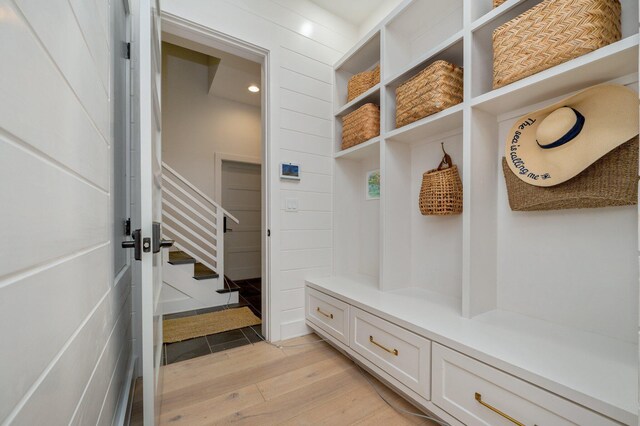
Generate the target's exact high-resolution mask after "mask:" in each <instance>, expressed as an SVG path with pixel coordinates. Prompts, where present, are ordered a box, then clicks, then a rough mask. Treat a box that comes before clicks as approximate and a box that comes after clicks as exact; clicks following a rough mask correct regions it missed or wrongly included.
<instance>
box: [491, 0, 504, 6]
mask: <svg viewBox="0 0 640 426" xmlns="http://www.w3.org/2000/svg"><path fill="white" fill-rule="evenodd" d="M505 1H507V0H493V7H498V6H500V5H501V4H502V3H504V2H505Z"/></svg>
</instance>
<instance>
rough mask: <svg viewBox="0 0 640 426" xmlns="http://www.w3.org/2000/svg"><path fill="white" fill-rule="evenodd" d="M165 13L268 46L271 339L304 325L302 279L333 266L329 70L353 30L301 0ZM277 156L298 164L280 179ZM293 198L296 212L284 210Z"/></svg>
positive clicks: (192, 6)
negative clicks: (296, 178) (290, 176)
mask: <svg viewBox="0 0 640 426" xmlns="http://www.w3.org/2000/svg"><path fill="white" fill-rule="evenodd" d="M162 8H163V11H164V12H165V13H168V14H171V15H175V16H178V17H180V18H183V19H186V20H189V21H193V22H195V23H198V24H200V25H203V26H205V27H208V28H211V29H214V30H216V31H219V32H222V33H225V34H228V35H231V36H233V37H236V38H238V39H241V40H243V41H246V42H249V43H252V44H255V45H257V46H260V47H262V48H264V49H267V50H269V52H270V74H269V77H270V81H269V90H270V94H271V99H270V103H269V114H270V127H271V133H270V136H271V149H272V151H271V157H270V158H269V159H268V161H269V162H270V164H271V165H272V166H273V168H272V170H271V174H270V176H269V177H268V179H269V180H268V184H269V186H270V188H271V203H272V205H271V210H270V215H271V231H272V232H271V235H272V237H271V250H272V251H271V263H270V266H271V269H272V273H271V278H272V280H271V304H272V306H271V310H270V314H271V325H270V327H271V328H270V337H271V339H272V340H280V339H286V338H289V337H293V336H297V335H301V334H305V333H307V332H308V330H307V327H306V325H305V323H304V279H305V277H307V276H310V275H317V274H330V273H331V271H332V231H331V229H332V222H331V215H332V214H331V210H332V201H331V198H332V197H331V192H332V162H333V160H332V158H331V155H332V140H331V137H332V117H333V115H332V111H331V108H332V106H331V105H332V104H331V101H332V69H333V64H334V63H335V62H336V61H337V60H338V59H339V58H340V57H342V55H343V54H344V53H345V52H346V51H347V50H348V49H349V48H351V47H352V46H353V45H354V43H355V41H356V37H357V29H356V28H355V27H353V26H351V25H350V24H347V23H346V22H345V21H343V20H341V19H339V18H338V17H336V16H334V15H331V14H330V13H328V12H327V11H325V10H323V9H320V8H318V7H317V6H316V5H314V4H313V3H311V2H308V1H306V0H234V1H224V0H217V1H211V0H164V1H163V4H162ZM280 162H294V163H299V164H300V165H301V170H302V173H301V177H302V179H301V180H300V182H291V181H280V179H279V177H278V174H277V173H278V170H277V168H278V165H279V163H280ZM287 198H297V199H298V200H299V210H298V212H295V213H294V212H287V211H285V207H284V206H285V200H286V199H287Z"/></svg>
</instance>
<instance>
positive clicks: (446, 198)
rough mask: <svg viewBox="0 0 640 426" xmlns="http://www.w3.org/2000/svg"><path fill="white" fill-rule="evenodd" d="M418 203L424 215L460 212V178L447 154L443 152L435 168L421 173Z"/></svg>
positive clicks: (448, 214)
mask: <svg viewBox="0 0 640 426" xmlns="http://www.w3.org/2000/svg"><path fill="white" fill-rule="evenodd" d="M443 150H444V148H443ZM445 165H446V166H447V167H445ZM418 204H419V205H420V213H422V214H423V215H425V216H450V215H455V214H460V213H462V180H461V179H460V173H458V167H457V166H455V165H453V164H452V162H451V157H450V156H449V154H447V153H445V154H444V157H443V158H442V161H441V162H440V165H439V166H438V168H437V169H434V170H429V171H428V172H426V173H425V174H423V175H422V186H421V188H420V199H419V202H418Z"/></svg>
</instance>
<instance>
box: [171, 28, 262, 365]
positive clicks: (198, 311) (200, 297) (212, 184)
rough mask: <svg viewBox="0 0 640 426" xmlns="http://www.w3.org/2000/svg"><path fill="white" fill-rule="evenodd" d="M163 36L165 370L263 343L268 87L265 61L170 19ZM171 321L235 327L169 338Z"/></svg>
mask: <svg viewBox="0 0 640 426" xmlns="http://www.w3.org/2000/svg"><path fill="white" fill-rule="evenodd" d="M162 29H163V32H162V42H163V46H162V54H163V58H162V79H163V84H162V121H163V125H162V129H163V156H162V157H163V158H162V161H163V166H162V181H163V188H164V191H163V200H162V210H163V232H164V233H167V237H168V238H171V239H173V240H175V241H176V244H175V247H174V249H172V252H170V253H169V254H168V256H166V257H165V260H164V262H163V291H162V293H161V298H160V304H161V305H162V306H163V311H164V327H165V330H166V332H165V339H164V341H165V345H164V351H163V362H164V363H165V364H171V363H173V362H178V361H184V360H186V359H190V358H194V357H197V356H201V355H206V354H208V353H213V352H217V351H221V350H226V349H229V348H231V347H237V346H241V345H243V344H249V343H255V342H257V341H260V340H261V339H268V338H269V336H268V330H269V326H268V325H269V318H270V316H269V314H268V312H267V311H268V306H269V305H270V303H269V299H268V295H269V273H268V272H269V267H268V260H267V259H268V254H269V247H268V239H267V230H268V222H269V214H268V211H269V209H268V206H269V194H268V188H267V178H266V176H268V170H267V169H268V165H267V164H266V163H267V162H266V160H265V158H267V153H268V151H269V149H268V146H269V144H268V138H267V134H268V133H267V118H266V117H267V101H266V100H267V93H266V92H267V90H268V89H267V86H268V85H267V84H266V83H265V82H266V80H267V71H266V66H267V52H262V51H259V50H253V48H252V47H251V46H241V45H238V44H237V43H236V42H231V41H230V40H227V39H225V38H224V36H221V35H219V34H213V33H212V34H206V36H205V35H204V34H203V32H202V31H200V30H196V29H194V28H190V27H189V26H188V24H185V23H183V22H171V19H170V18H167V22H165V21H164V20H163V25H162ZM223 182H224V184H223ZM222 188H224V191H223V189H222ZM225 228H226V229H228V232H225ZM241 310H245V311H248V312H244V313H242V312H240V311H241ZM229 311H235V314H233V315H231V313H230V312H229ZM212 314H216V315H218V314H219V316H220V318H222V317H224V320H219V319H215V320H212V319H211V315H212ZM246 314H248V315H246ZM229 317H233V318H236V319H238V318H239V319H238V324H236V323H235V322H233V321H236V319H233V320H229ZM254 319H256V321H255V322H253V321H254ZM174 320H180V321H183V322H184V321H188V322H189V328H190V329H194V330H195V329H200V328H201V326H202V323H203V322H207V324H212V325H214V326H215V325H216V324H221V323H225V324H227V325H228V324H229V323H233V327H227V326H225V327H223V328H222V329H216V327H213V328H212V330H209V328H207V330H206V333H204V332H198V333H196V334H192V333H191V332H189V333H186V334H185V333H178V334H179V335H176V336H173V337H170V335H171V334H172V333H171V332H170V328H171V327H169V326H170V325H173V324H174V323H176V324H177V322H176V321H174ZM252 322H253V323H252ZM181 324H182V323H181ZM240 324H241V325H240ZM182 325H184V324H182ZM236 325H237V327H236ZM207 327H208V325H207ZM213 329H215V330H213ZM187 334H188V335H187Z"/></svg>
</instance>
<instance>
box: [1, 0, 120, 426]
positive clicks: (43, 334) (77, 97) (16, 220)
mask: <svg viewBox="0 0 640 426" xmlns="http://www.w3.org/2000/svg"><path fill="white" fill-rule="evenodd" d="M111 24H112V23H111V20H110V9H109V2H108V1H107V0H100V1H84V0H69V1H66V0H48V1H40V2H34V1H27V0H14V1H9V0H0V40H2V42H1V43H0V57H1V58H2V60H0V76H2V77H1V78H0V99H2V100H1V101H0V173H1V174H2V177H1V178H0V200H2V202H1V205H2V207H0V239H1V240H2V245H1V246H0V336H2V343H1V344H0V384H1V385H0V423H3V424H5V423H11V424H17V425H18V424H24V425H43V424H49V425H54V424H67V423H70V422H74V423H82V424H96V423H97V422H100V423H107V424H110V423H111V421H112V419H113V416H114V413H115V410H116V402H117V400H118V395H119V393H120V391H121V385H122V378H123V377H124V371H126V369H127V366H128V363H129V357H130V354H131V350H130V343H131V341H130V334H131V327H130V323H131V321H130V318H131V298H130V281H127V280H122V281H120V285H118V286H114V285H113V281H114V276H113V275H114V274H113V271H112V269H113V255H112V246H111V244H112V243H111V235H112V223H111V222H112V213H111V212H112V210H111V170H112V164H111V143H112V130H111V120H112V114H111V102H110V94H111V90H112V88H111V87H112V84H111V62H112V60H111V57H110V55H111V50H112V47H113V46H111ZM113 50H114V51H116V52H118V54H119V53H120V52H121V50H120V49H113Z"/></svg>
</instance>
